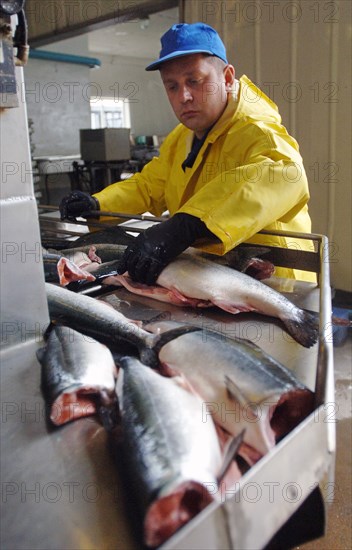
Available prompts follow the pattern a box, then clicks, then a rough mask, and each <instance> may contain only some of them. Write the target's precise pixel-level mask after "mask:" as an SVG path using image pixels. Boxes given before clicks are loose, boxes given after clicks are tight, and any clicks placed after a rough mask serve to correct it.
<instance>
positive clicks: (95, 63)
mask: <svg viewBox="0 0 352 550" xmlns="http://www.w3.org/2000/svg"><path fill="white" fill-rule="evenodd" d="M29 57H30V58H32V59H45V60H47V61H57V62H59V63H60V62H61V63H75V64H77V65H87V66H88V67H90V68H91V69H94V68H96V67H100V66H101V61H100V59H97V58H95V57H85V56H82V55H72V54H69V53H59V52H50V51H48V50H33V49H31V50H30V52H29Z"/></svg>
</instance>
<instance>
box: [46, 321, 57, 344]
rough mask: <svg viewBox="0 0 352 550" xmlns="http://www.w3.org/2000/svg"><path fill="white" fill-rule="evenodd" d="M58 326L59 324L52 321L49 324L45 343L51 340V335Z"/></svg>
mask: <svg viewBox="0 0 352 550" xmlns="http://www.w3.org/2000/svg"><path fill="white" fill-rule="evenodd" d="M57 325H58V323H54V322H53V321H50V323H49V324H48V326H47V328H46V329H45V331H44V333H43V338H44V340H45V341H46V340H47V339H48V338H49V336H50V333H51V332H52V331H53V330H54V328H55V327H56V326H57Z"/></svg>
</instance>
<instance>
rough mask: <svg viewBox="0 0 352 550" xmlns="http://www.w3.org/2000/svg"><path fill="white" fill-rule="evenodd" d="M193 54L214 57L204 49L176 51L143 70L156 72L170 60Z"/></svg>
mask: <svg viewBox="0 0 352 550" xmlns="http://www.w3.org/2000/svg"><path fill="white" fill-rule="evenodd" d="M193 53H207V54H209V55H214V54H213V52H211V51H210V50H204V49H201V50H187V51H185V50H180V51H177V52H172V53H170V54H169V55H165V56H164V57H161V58H160V59H157V61H154V62H153V63H151V64H150V65H148V66H147V67H146V68H145V70H146V71H156V70H157V69H159V67H160V65H162V64H163V63H165V62H166V61H170V60H171V59H175V58H176V57H183V56H185V55H191V54H193Z"/></svg>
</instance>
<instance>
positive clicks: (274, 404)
mask: <svg viewBox="0 0 352 550" xmlns="http://www.w3.org/2000/svg"><path fill="white" fill-rule="evenodd" d="M181 325H182V323H177V322H174V321H159V322H155V323H151V324H146V325H145V328H146V329H147V330H150V331H152V332H153V333H155V334H160V333H163V332H164V331H169V330H170V329H175V328H176V327H180V326H181ZM158 357H159V362H160V365H161V372H163V373H166V374H168V375H174V376H175V375H180V374H181V375H183V376H184V377H185V379H186V380H187V381H188V382H189V384H190V385H191V387H192V388H193V390H194V391H195V392H196V393H198V394H199V395H200V397H201V398H202V399H203V400H204V402H205V403H206V405H207V408H208V411H207V414H211V415H212V417H213V418H214V421H215V422H217V423H218V424H219V425H220V426H221V427H222V428H223V429H224V430H226V432H228V433H230V434H231V435H233V436H238V435H239V434H240V433H241V432H242V430H244V429H245V434H244V439H243V441H244V443H245V444H246V447H245V448H244V452H243V454H244V458H245V459H246V460H247V461H248V462H249V463H250V464H252V463H254V462H256V461H257V460H258V459H259V458H261V457H262V456H264V455H265V454H267V453H268V452H269V451H270V450H271V449H272V448H273V447H274V445H275V444H276V441H277V440H278V439H280V438H282V437H283V436H285V435H287V433H289V432H290V431H291V430H292V429H293V428H294V427H295V426H296V425H298V423H299V422H301V421H302V420H303V419H304V418H305V417H306V416H307V415H308V414H310V413H311V412H312V410H313V407H314V393H313V392H312V391H311V390H309V389H308V388H307V387H306V386H304V385H303V384H302V383H301V382H300V381H299V380H298V379H297V378H296V377H295V376H294V374H293V373H292V372H291V371H290V370H289V369H287V368H286V367H285V366H284V365H282V364H281V363H280V362H279V361H277V360H276V359H274V358H273V357H272V356H270V355H269V354H268V353H266V352H264V351H263V350H262V349H261V348H260V347H259V346H257V345H256V344H254V343H253V342H250V341H249V340H245V339H241V338H227V339H225V338H224V335H223V334H220V333H217V332H216V331H213V330H210V329H208V328H207V327H206V326H205V327H204V328H203V329H202V328H199V330H198V331H194V332H192V333H187V334H184V335H180V336H179V337H178V338H176V339H174V340H172V341H170V342H168V343H167V344H165V345H163V344H162V343H161V346H160V347H158ZM240 454H241V452H240Z"/></svg>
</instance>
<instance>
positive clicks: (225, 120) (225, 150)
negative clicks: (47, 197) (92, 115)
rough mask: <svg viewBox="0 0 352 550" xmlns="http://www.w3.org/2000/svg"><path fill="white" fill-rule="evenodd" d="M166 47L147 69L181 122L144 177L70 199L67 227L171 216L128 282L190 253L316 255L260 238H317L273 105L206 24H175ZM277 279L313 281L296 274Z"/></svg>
mask: <svg viewBox="0 0 352 550" xmlns="http://www.w3.org/2000/svg"><path fill="white" fill-rule="evenodd" d="M161 45H162V49H161V52H160V56H159V59H158V60H156V61H155V62H153V63H151V64H150V65H149V66H148V67H147V68H146V70H147V71H152V70H160V75H161V78H162V81H163V84H164V86H165V89H166V93H167V95H168V99H169V101H170V103H171V106H172V108H173V110H174V112H175V115H176V117H177V118H178V120H179V121H180V123H181V124H179V125H178V126H177V127H176V128H175V129H174V130H173V131H172V132H171V133H170V134H169V135H168V137H167V138H166V140H165V141H164V143H163V144H162V146H161V148H160V156H159V157H155V158H154V159H153V160H152V161H151V162H149V163H148V164H147V165H146V166H145V167H144V168H143V170H142V171H141V172H140V173H138V174H135V175H134V176H133V177H131V178H129V179H128V180H125V181H123V182H117V183H114V184H112V185H110V186H108V187H106V188H105V189H103V190H102V191H100V192H99V193H96V194H95V195H94V196H93V197H91V196H90V195H88V194H86V193H81V192H79V191H78V192H77V191H76V192H73V193H71V194H70V195H68V196H67V197H65V198H64V199H63V200H62V202H61V204H60V211H61V216H62V219H64V218H68V219H72V218H75V217H76V216H79V215H80V214H81V213H83V212H87V211H89V210H99V209H100V210H101V211H104V210H108V211H117V212H126V213H131V212H133V213H137V214H139V213H143V212H146V211H149V212H151V213H153V214H155V215H157V216H158V215H161V213H162V212H164V211H165V210H168V211H169V213H170V216H171V217H170V218H169V219H168V220H167V221H164V222H162V223H160V224H157V225H154V226H152V227H150V228H148V229H147V230H146V231H145V232H144V233H142V234H141V235H139V236H138V237H137V238H136V240H135V243H133V244H132V245H130V246H129V247H128V248H127V250H126V253H125V261H126V269H127V270H128V272H129V274H130V276H131V277H132V278H133V279H135V280H136V281H139V282H144V283H147V284H154V282H155V281H156V279H157V277H158V275H159V274H160V272H161V271H162V270H163V268H164V267H165V266H166V265H167V264H168V263H169V262H170V261H172V260H173V259H174V258H175V257H176V256H178V255H179V254H180V253H181V252H183V251H184V250H185V249H186V248H187V247H189V246H191V245H196V246H201V247H202V249H205V250H207V251H208V252H210V253H214V254H220V255H222V254H224V253H226V252H228V251H229V250H231V249H232V248H234V247H235V246H237V245H238V244H240V243H241V242H243V241H248V240H249V239H251V240H252V242H257V243H260V244H265V243H267V244H268V243H269V244H274V245H275V244H276V245H278V246H284V247H295V248H299V247H300V248H301V249H303V248H306V249H307V248H309V246H310V245H309V242H307V241H303V240H300V241H299V242H297V243H296V242H295V241H294V240H293V239H288V238H284V237H279V236H278V237H268V236H265V235H256V234H257V233H258V231H260V230H261V229H263V228H265V229H268V230H283V231H295V232H301V233H309V232H310V230H311V223H310V218H309V214H308V209H307V202H308V200H309V190H308V183H307V178H306V175H305V171H304V168H303V164H302V158H301V156H300V154H299V150H298V145H297V143H296V141H295V140H294V139H293V138H292V137H291V136H289V135H288V133H287V131H286V129H285V128H284V127H283V126H282V125H281V117H280V115H279V113H278V110H277V107H276V105H275V104H274V103H273V102H272V101H271V100H270V99H269V98H267V97H266V96H265V95H264V94H263V93H262V92H261V91H260V90H259V89H258V88H256V86H255V85H254V84H253V83H252V82H251V81H250V80H249V79H248V78H247V77H246V76H242V77H241V78H240V79H239V80H236V79H235V69H234V67H233V66H232V65H230V64H229V63H228V61H227V58H226V50H225V46H224V44H223V43H222V41H221V39H220V37H219V35H218V34H217V32H216V31H215V30H214V29H213V28H211V27H209V26H208V25H205V24H203V23H194V24H191V25H188V24H178V25H173V26H172V27H171V28H170V29H169V30H168V31H167V32H166V33H165V34H164V35H163V36H162V38H161ZM254 235H256V237H255V238H254V239H252V238H253V236H254ZM277 274H278V275H281V276H285V277H294V278H305V279H306V280H309V278H310V276H309V275H308V276H307V274H305V275H304V274H303V275H302V273H300V272H298V271H297V270H287V269H286V270H278V272H277ZM311 280H312V279H311Z"/></svg>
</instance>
